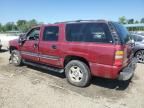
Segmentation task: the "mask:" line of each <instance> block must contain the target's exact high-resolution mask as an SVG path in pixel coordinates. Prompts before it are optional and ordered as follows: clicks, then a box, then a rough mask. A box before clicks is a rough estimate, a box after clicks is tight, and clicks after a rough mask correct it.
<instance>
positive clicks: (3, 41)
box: [0, 34, 19, 49]
mask: <svg viewBox="0 0 144 108" xmlns="http://www.w3.org/2000/svg"><path fill="white" fill-rule="evenodd" d="M18 37H19V36H16V35H12V34H0V40H1V44H2V47H1V48H3V49H8V48H9V41H10V40H13V39H18Z"/></svg>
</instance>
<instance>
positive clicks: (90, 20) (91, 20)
mask: <svg viewBox="0 0 144 108" xmlns="http://www.w3.org/2000/svg"><path fill="white" fill-rule="evenodd" d="M89 21H106V20H74V21H64V22H56V23H55V24H59V23H76V22H89Z"/></svg>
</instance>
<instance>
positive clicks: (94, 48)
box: [9, 20, 136, 87]
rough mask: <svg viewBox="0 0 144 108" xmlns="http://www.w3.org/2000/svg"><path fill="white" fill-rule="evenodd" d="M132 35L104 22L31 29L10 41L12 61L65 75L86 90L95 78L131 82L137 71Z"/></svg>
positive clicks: (114, 23) (59, 24) (115, 25)
mask: <svg viewBox="0 0 144 108" xmlns="http://www.w3.org/2000/svg"><path fill="white" fill-rule="evenodd" d="M132 44H134V43H132V40H131V38H130V35H129V32H128V31H127V29H126V28H124V27H123V26H122V25H121V24H119V23H116V22H111V21H105V20H89V21H83V20H82V21H72V22H61V23H55V24H49V25H42V26H37V27H34V28H32V29H31V30H30V31H29V32H28V33H27V34H25V35H24V36H20V38H19V39H16V40H12V41H10V46H9V47H10V53H11V57H10V60H11V62H12V63H13V64H14V65H16V66H19V65H21V64H22V63H24V64H28V65H32V66H36V67H41V68H45V69H49V70H52V71H55V72H59V73H63V72H65V75H66V77H67V80H68V82H69V83H71V84H73V85H75V86H79V87H84V86H86V85H87V84H88V83H89V82H90V79H91V77H92V76H98V77H103V78H110V79H119V80H123V81H126V80H129V79H130V78H131V77H132V76H133V74H134V70H135V68H136V59H135V58H133V52H132V49H133V45H132Z"/></svg>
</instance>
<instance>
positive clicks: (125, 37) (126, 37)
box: [113, 22, 132, 43]
mask: <svg viewBox="0 0 144 108" xmlns="http://www.w3.org/2000/svg"><path fill="white" fill-rule="evenodd" d="M113 25H114V27H115V29H116V31H117V33H118V35H119V36H120V40H121V42H122V43H128V42H130V41H131V40H132V37H131V35H130V34H129V32H128V30H127V29H126V28H125V27H124V26H123V25H121V24H120V23H116V22H113Z"/></svg>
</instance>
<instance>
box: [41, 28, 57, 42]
mask: <svg viewBox="0 0 144 108" xmlns="http://www.w3.org/2000/svg"><path fill="white" fill-rule="evenodd" d="M58 33H59V27H57V26H48V27H45V29H44V34H43V40H44V41H58Z"/></svg>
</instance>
